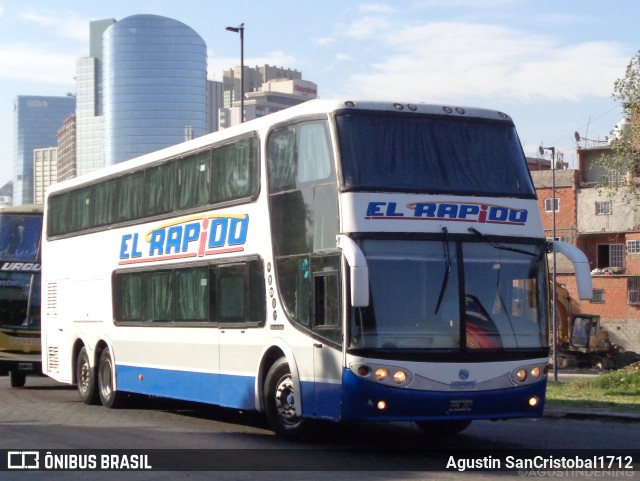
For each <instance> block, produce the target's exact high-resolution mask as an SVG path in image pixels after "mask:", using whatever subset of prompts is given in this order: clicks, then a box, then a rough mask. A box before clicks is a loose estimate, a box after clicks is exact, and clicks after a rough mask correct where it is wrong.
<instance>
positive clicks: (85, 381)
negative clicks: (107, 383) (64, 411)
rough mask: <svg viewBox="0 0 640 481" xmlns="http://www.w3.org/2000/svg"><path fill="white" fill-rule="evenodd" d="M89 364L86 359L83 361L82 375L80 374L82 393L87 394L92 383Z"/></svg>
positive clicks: (81, 364)
mask: <svg viewBox="0 0 640 481" xmlns="http://www.w3.org/2000/svg"><path fill="white" fill-rule="evenodd" d="M89 369H90V368H89V362H88V361H87V360H86V359H83V360H82V361H81V363H80V373H79V376H78V377H79V379H78V381H79V386H80V390H81V391H82V392H87V391H88V390H89V382H90V373H89Z"/></svg>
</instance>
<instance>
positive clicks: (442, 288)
mask: <svg viewBox="0 0 640 481" xmlns="http://www.w3.org/2000/svg"><path fill="white" fill-rule="evenodd" d="M442 232H443V233H444V239H443V241H442V246H443V249H444V267H445V269H444V277H443V278H442V285H441V286H440V295H438V303H437V304H436V310H435V311H434V314H437V313H438V311H439V310H440V304H442V299H443V298H444V293H445V292H446V290H447V284H448V283H449V273H450V272H451V256H450V254H449V241H448V240H447V233H448V232H449V231H448V230H447V228H446V227H443V228H442Z"/></svg>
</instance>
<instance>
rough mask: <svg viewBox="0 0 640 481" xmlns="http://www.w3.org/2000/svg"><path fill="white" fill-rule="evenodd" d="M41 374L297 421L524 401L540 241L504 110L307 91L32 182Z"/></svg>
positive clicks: (584, 290)
mask: <svg viewBox="0 0 640 481" xmlns="http://www.w3.org/2000/svg"><path fill="white" fill-rule="evenodd" d="M45 225H46V236H45V238H44V240H43V259H44V263H45V265H46V269H45V270H44V272H43V297H44V300H43V311H42V313H43V370H44V372H45V374H47V375H49V376H51V377H53V378H54V379H56V380H58V381H61V382H66V383H75V384H77V387H78V392H79V394H80V396H81V398H82V399H83V401H84V402H85V403H88V404H89V403H97V402H100V403H102V404H103V405H104V406H106V407H110V408H114V407H117V406H120V405H121V404H122V403H123V401H124V400H125V399H126V397H127V395H128V393H139V394H145V395H154V396H162V397H168V398H175V399H183V400H190V401H198V402H202V403H210V404H214V405H220V406H226V407H230V408H236V409H242V410H248V409H254V410H257V411H260V412H263V413H264V414H265V415H266V417H267V419H268V421H269V423H270V426H271V427H272V428H273V430H274V431H275V432H276V433H278V434H279V435H282V436H285V437H289V438H292V439H296V438H302V437H305V436H309V435H310V433H311V432H312V431H313V427H314V425H315V424H317V422H318V421H319V420H330V421H343V420H349V421H413V422H415V423H417V425H418V426H419V427H420V428H422V429H424V430H426V431H428V432H433V431H434V430H436V431H437V432H441V433H442V432H445V431H448V432H451V433H455V432H459V431H461V430H463V429H465V428H466V427H467V426H468V425H469V424H470V423H471V422H472V420H474V419H507V418H518V417H531V416H540V415H541V414H542V411H543V404H544V398H545V388H546V380H547V366H548V358H549V343H548V328H547V326H548V319H549V313H550V310H549V299H548V293H549V285H548V272H547V266H546V258H547V257H546V255H547V253H548V252H549V251H550V250H552V249H555V250H557V251H560V252H562V253H564V254H566V255H567V257H569V258H570V259H571V260H572V261H573V262H574V265H575V269H576V277H577V279H578V283H579V288H580V294H581V296H582V297H589V296H590V294H591V278H590V274H589V267H588V263H587V262H586V258H585V256H584V254H582V253H581V252H580V251H579V250H578V249H577V248H575V247H573V246H571V245H569V244H565V243H561V242H552V243H548V242H547V241H546V240H545V237H544V231H543V229H542V224H541V218H540V213H539V210H538V204H537V201H536V193H535V191H534V187H533V183H532V181H531V177H530V175H529V172H528V169H527V164H526V161H525V156H524V154H523V151H522V148H521V146H520V142H519V140H518V137H517V134H516V130H515V127H514V124H513V122H512V120H511V118H510V117H508V116H507V115H505V114H503V113H500V112H496V111H490V110H483V109H475V108H474V109H467V108H460V107H449V106H437V105H426V104H400V103H385V102H355V101H335V100H334V101H332V100H313V101H309V102H306V103H304V104H301V105H299V106H295V107H291V108H289V109H286V110H283V111H281V112H278V113H275V114H272V115H268V116H265V117H262V118H260V119H256V120H252V121H250V122H246V123H243V124H241V125H238V126H234V127H231V128H228V129H225V130H223V131H220V132H216V133H213V134H210V135H207V136H203V137H200V138H198V139H194V140H191V141H189V142H185V143H183V144H180V145H177V146H174V147H170V148H168V149H165V150H162V151H159V152H155V153H151V154H147V155H145V156H142V157H140V158H137V159H133V160H131V161H128V162H125V163H122V164H119V165H116V166H112V167H109V168H107V169H105V170H103V171H100V172H96V173H92V174H89V175H87V176H84V177H81V178H76V179H73V180H69V181H66V182H61V183H59V184H56V185H54V186H52V187H50V188H49V190H48V191H47V194H46V206H45Z"/></svg>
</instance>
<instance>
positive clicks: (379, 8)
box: [358, 3, 395, 14]
mask: <svg viewBox="0 0 640 481" xmlns="http://www.w3.org/2000/svg"><path fill="white" fill-rule="evenodd" d="M358 10H359V11H360V12H362V13H381V14H388V13H393V12H395V8H393V7H392V6H391V5H386V4H382V3H363V4H361V5H358Z"/></svg>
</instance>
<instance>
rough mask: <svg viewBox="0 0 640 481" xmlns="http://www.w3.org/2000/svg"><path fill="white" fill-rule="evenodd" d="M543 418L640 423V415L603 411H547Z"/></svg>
mask: <svg viewBox="0 0 640 481" xmlns="http://www.w3.org/2000/svg"><path fill="white" fill-rule="evenodd" d="M543 417H545V418H551V419H601V420H603V421H617V422H625V423H627V422H640V413H630V412H620V411H615V412H614V411H601V410H598V409H593V410H592V409H579V410H575V409H574V410H568V409H553V408H552V409H545V410H544V413H543Z"/></svg>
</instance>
